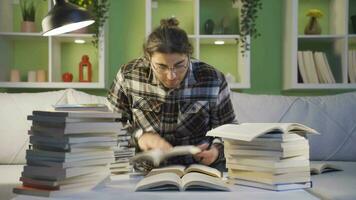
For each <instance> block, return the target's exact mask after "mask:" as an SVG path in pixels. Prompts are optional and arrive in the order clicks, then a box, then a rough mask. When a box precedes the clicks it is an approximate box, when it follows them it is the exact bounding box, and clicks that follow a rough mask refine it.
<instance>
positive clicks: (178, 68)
mask: <svg viewBox="0 0 356 200" xmlns="http://www.w3.org/2000/svg"><path fill="white" fill-rule="evenodd" d="M189 62H190V61H189V58H188V59H187V62H186V64H179V65H177V66H175V67H168V66H164V65H158V66H157V65H155V64H154V63H153V62H151V65H152V66H153V68H154V69H155V70H156V71H157V73H160V74H167V73H168V72H169V71H172V72H174V73H176V74H179V73H183V72H184V71H185V70H186V69H187V68H188V65H189Z"/></svg>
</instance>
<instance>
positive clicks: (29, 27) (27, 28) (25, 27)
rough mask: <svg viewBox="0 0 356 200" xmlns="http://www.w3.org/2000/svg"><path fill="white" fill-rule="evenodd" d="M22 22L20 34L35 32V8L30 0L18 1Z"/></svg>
mask: <svg viewBox="0 0 356 200" xmlns="http://www.w3.org/2000/svg"><path fill="white" fill-rule="evenodd" d="M20 7H21V14H22V20H23V21H22V22H21V31H22V32H36V25H35V15H36V8H35V5H34V4H33V1H32V0H20Z"/></svg>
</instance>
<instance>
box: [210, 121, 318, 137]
mask: <svg viewBox="0 0 356 200" xmlns="http://www.w3.org/2000/svg"><path fill="white" fill-rule="evenodd" d="M268 133H271V134H270V135H273V134H274V133H277V136H278V137H280V135H278V133H283V134H289V133H296V134H300V135H305V134H307V133H312V134H318V132H317V131H316V130H314V129H312V128H309V127H307V126H305V125H303V124H299V123H242V124H225V125H222V126H219V127H217V128H214V129H212V130H210V131H208V132H207V136H213V137H222V138H226V139H232V140H241V141H252V140H253V139H255V138H257V137H259V136H262V135H265V134H268Z"/></svg>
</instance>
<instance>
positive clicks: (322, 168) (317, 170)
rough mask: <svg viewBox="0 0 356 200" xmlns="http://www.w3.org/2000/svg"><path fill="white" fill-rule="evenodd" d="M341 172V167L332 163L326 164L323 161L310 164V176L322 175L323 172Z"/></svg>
mask: <svg viewBox="0 0 356 200" xmlns="http://www.w3.org/2000/svg"><path fill="white" fill-rule="evenodd" d="M333 171H342V169H341V167H339V166H338V165H336V164H333V163H327V162H324V161H311V162H310V173H311V174H322V173H325V172H333Z"/></svg>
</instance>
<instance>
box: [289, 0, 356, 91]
mask: <svg viewBox="0 0 356 200" xmlns="http://www.w3.org/2000/svg"><path fill="white" fill-rule="evenodd" d="M284 3H285V9H284V12H285V24H284V55H283V65H284V89H285V90H295V89H304V90H305V89H306V90H308V89H354V88H356V84H355V83H354V82H351V80H350V76H349V74H350V72H351V71H350V70H351V68H350V62H351V61H352V59H351V57H350V56H349V55H350V53H349V52H350V51H352V49H353V47H355V45H353V44H355V43H354V42H356V40H355V39H354V38H355V35H354V32H355V31H354V30H352V26H351V25H349V24H351V19H350V18H351V16H352V15H356V9H353V8H351V7H352V5H354V4H355V2H354V1H351V0H316V1H309V0H288V1H285V2H284ZM312 10H313V12H315V10H317V11H320V12H321V15H322V16H321V17H320V16H319V18H317V21H318V24H319V27H320V29H321V33H314V34H311V33H305V29H306V26H307V25H308V20H311V18H312V17H311V16H310V15H309V16H307V15H308V13H310V12H311V11H312ZM352 13H353V14H352ZM354 49H355V48H354ZM313 77H314V78H313Z"/></svg>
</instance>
